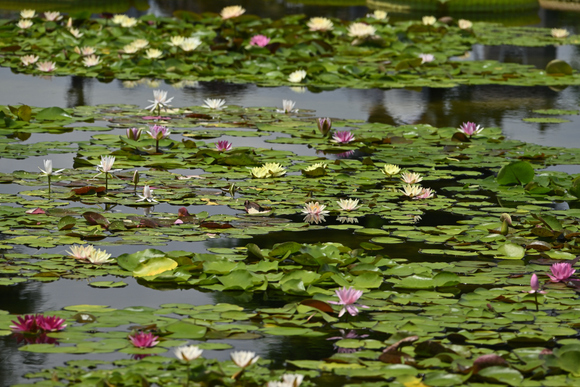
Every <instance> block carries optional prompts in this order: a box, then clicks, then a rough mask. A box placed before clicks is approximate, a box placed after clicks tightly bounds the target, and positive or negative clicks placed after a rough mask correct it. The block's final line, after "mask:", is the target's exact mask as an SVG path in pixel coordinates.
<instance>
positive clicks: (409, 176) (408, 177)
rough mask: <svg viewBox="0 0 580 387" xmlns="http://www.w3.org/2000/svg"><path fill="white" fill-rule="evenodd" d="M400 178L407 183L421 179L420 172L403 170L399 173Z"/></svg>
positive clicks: (413, 182)
mask: <svg viewBox="0 0 580 387" xmlns="http://www.w3.org/2000/svg"><path fill="white" fill-rule="evenodd" d="M401 180H402V181H403V182H404V183H407V184H415V183H418V182H420V181H422V180H423V178H422V177H421V175H420V174H418V173H415V172H403V173H401Z"/></svg>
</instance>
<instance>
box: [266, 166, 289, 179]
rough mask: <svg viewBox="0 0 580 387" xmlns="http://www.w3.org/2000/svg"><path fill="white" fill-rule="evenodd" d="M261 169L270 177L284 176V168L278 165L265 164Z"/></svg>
mask: <svg viewBox="0 0 580 387" xmlns="http://www.w3.org/2000/svg"><path fill="white" fill-rule="evenodd" d="M262 168H263V169H264V170H265V171H266V172H267V173H268V175H269V176H271V177H280V176H284V175H285V174H286V169H284V167H283V166H282V165H280V164H279V163H266V164H264V165H262Z"/></svg>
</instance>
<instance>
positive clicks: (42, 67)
mask: <svg viewBox="0 0 580 387" xmlns="http://www.w3.org/2000/svg"><path fill="white" fill-rule="evenodd" d="M36 68H37V69H38V71H44V72H45V73H49V72H51V71H54V70H56V64H55V63H54V62H38V63H37V64H36Z"/></svg>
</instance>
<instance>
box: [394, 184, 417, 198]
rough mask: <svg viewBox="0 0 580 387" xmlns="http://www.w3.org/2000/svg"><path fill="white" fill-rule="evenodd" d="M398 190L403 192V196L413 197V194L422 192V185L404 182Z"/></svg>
mask: <svg viewBox="0 0 580 387" xmlns="http://www.w3.org/2000/svg"><path fill="white" fill-rule="evenodd" d="M399 192H401V193H403V194H404V195H405V196H408V197H410V198H413V197H415V196H418V195H421V193H422V192H423V187H421V186H420V185H419V184H405V185H404V186H403V189H402V190H399Z"/></svg>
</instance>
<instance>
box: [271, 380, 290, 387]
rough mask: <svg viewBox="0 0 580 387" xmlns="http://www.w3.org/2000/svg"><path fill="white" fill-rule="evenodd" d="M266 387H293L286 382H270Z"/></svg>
mask: <svg viewBox="0 0 580 387" xmlns="http://www.w3.org/2000/svg"><path fill="white" fill-rule="evenodd" d="M266 387H292V385H291V384H289V383H286V382H284V381H282V382H281V381H278V380H270V381H269V382H268V384H266Z"/></svg>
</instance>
